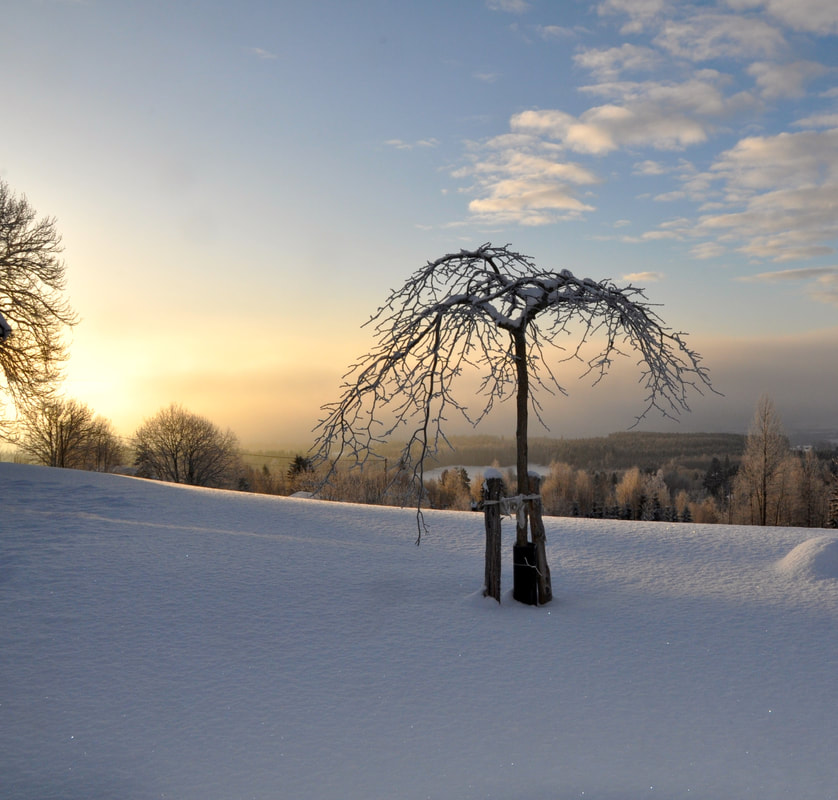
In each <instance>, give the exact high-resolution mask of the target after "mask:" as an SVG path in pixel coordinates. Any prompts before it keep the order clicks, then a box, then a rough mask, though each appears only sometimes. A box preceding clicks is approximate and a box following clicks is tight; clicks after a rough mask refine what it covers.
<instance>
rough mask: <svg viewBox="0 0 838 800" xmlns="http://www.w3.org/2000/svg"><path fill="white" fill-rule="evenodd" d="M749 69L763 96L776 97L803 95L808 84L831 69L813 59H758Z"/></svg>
mask: <svg viewBox="0 0 838 800" xmlns="http://www.w3.org/2000/svg"><path fill="white" fill-rule="evenodd" d="M747 71H748V74H749V75H751V76H753V78H754V80H755V81H756V84H757V86H758V87H759V90H760V93H761V94H762V96H763V97H766V98H769V99H776V98H779V97H803V96H804V95H805V94H806V84H807V83H808V82H809V81H810V80H813V79H814V78H818V77H820V76H821V75H824V74H826V73H827V72H828V71H829V70H828V69H827V68H826V67H824V66H823V65H822V64H816V63H814V62H812V61H796V62H794V63H792V64H780V63H766V62H763V61H757V62H754V63H753V64H751V65H750V66H749V67H748V69H747Z"/></svg>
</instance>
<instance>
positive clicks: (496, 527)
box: [483, 478, 503, 603]
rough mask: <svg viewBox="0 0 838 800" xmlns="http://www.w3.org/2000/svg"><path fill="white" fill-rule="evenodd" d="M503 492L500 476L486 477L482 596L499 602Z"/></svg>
mask: <svg viewBox="0 0 838 800" xmlns="http://www.w3.org/2000/svg"><path fill="white" fill-rule="evenodd" d="M502 492H503V480H502V479H501V478H487V479H486V482H485V484H484V485H483V514H484V517H485V520H486V574H485V582H484V585H483V596H484V597H494V598H495V600H497V601H498V602H499V603H500V538H501V536H500V535H501V508H500V503H499V500H500V497H501V493H502Z"/></svg>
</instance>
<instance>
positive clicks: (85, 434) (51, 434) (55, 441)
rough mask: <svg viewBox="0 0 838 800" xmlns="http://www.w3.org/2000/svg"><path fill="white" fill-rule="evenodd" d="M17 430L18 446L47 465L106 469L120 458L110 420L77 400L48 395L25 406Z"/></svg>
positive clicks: (117, 441) (104, 470)
mask: <svg viewBox="0 0 838 800" xmlns="http://www.w3.org/2000/svg"><path fill="white" fill-rule="evenodd" d="M18 432H19V439H18V440H17V444H18V447H19V448H20V449H21V450H22V451H23V452H25V453H27V454H28V455H30V456H31V457H32V458H33V459H35V461H36V462H37V463H39V464H44V465H46V466H48V467H66V468H70V469H87V470H93V471H97V472H107V471H109V470H111V469H112V468H113V467H114V466H116V465H117V464H118V463H119V460H120V458H121V446H120V444H119V439H118V438H117V436H116V435H115V434H114V432H113V430H112V428H111V424H110V422H108V421H107V420H105V419H102V418H101V417H97V416H95V415H94V413H93V411H91V409H90V408H89V407H88V406H86V405H85V404H84V403H81V402H79V401H78V400H72V399H64V398H47V399H45V400H42V401H39V402H36V403H32V404H28V405H26V406H24V407H23V408H22V410H21V414H20V420H19V422H18Z"/></svg>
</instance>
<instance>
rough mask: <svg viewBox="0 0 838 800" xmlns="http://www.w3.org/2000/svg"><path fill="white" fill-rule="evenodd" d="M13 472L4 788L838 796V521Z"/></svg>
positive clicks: (623, 799) (3, 474) (2, 533)
mask: <svg viewBox="0 0 838 800" xmlns="http://www.w3.org/2000/svg"><path fill="white" fill-rule="evenodd" d="M427 520H428V522H429V524H430V532H429V533H428V534H427V535H423V539H422V545H421V546H420V547H416V546H415V545H414V540H415V535H416V520H415V517H414V514H413V513H412V512H411V511H410V510H401V509H390V508H380V507H369V506H359V505H347V504H339V503H325V502H321V501H317V500H311V499H291V498H276V497H265V496H258V495H257V496H254V495H246V494H237V493H229V492H219V491H210V490H201V489H192V488H185V487H180V486H173V485H167V484H160V483H153V482H147V481H142V480H139V479H136V478H129V477H124V476H115V475H98V474H92V473H86V472H76V471H65V470H56V469H48V468H43V467H33V466H24V465H13V464H0V604H2V607H1V608H0V615H2V616H0V619H2V623H0V797H2V798H10V799H13V800H23V799H25V800H48V799H49V798H61V800H97V799H98V798H105V799H107V800H146V799H147V798H176V800H216V799H217V800H234V799H235V798H242V799H243V798H258V799H259V800H263V799H264V800H275V799H276V798H317V799H328V798H341V799H343V800H345V799H346V798H500V799H502V800H513V799H515V798H524V797H526V798H530V799H532V800H556V799H558V800H569V799H570V798H585V800H587V799H588V798H593V799H594V800H634V798H663V800H677V799H680V798H704V799H705V800H738V799H739V798H760V800H771V799H772V798H778V799H779V798H783V800H787V799H788V798H796V799H797V800H825V799H826V798H835V797H838V759H836V757H835V742H836V736H835V734H836V726H837V725H838V658H836V656H838V643H836V632H838V631H836V622H837V621H838V536H836V535H835V534H833V533H832V532H830V531H826V530H806V529H792V528H768V529H765V528H756V527H753V528H751V527H748V528H745V527H726V526H702V525H694V524H670V523H647V522H636V523H635V522H615V521H613V520H608V521H599V520H596V521H594V520H578V519H547V520H546V523H547V536H548V555H549V558H550V563H551V567H552V576H553V588H554V592H555V600H554V602H553V603H552V604H550V605H548V606H544V607H540V608H531V607H525V606H521V605H519V604H517V603H515V602H514V601H513V600H512V599H511V596H510V593H509V592H510V590H511V563H510V562H511V544H512V540H513V538H514V528H513V524H512V522H511V521H509V522H505V523H504V540H505V541H504V573H503V580H504V596H503V604H502V605H498V604H497V603H495V602H494V601H493V600H489V599H485V598H483V597H482V596H481V591H480V589H481V584H482V575H483V545H484V542H483V539H484V534H483V524H482V517H481V515H479V514H473V513H455V512H428V514H427Z"/></svg>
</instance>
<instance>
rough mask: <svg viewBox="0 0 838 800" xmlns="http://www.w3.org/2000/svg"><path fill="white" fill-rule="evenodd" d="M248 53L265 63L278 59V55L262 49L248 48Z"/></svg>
mask: <svg viewBox="0 0 838 800" xmlns="http://www.w3.org/2000/svg"><path fill="white" fill-rule="evenodd" d="M247 52H248V53H250V54H251V55H254V56H256V57H257V58H260V59H262V60H263V61H273V60H274V59H276V58H277V57H278V56H277V55H276V53H272V52H271V51H270V50H264V49H263V48H261V47H248V48H247Z"/></svg>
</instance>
